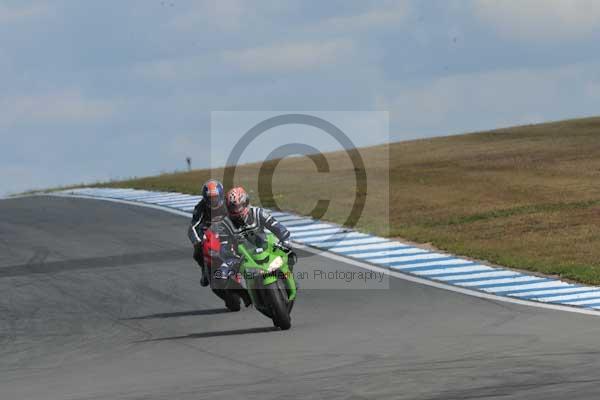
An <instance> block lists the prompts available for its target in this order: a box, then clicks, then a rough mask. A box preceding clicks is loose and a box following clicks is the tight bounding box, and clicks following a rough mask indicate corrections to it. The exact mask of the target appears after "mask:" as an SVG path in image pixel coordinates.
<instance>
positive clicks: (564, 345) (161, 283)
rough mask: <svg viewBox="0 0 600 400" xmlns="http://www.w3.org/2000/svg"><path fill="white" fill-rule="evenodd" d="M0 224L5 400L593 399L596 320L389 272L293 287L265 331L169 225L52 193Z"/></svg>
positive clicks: (179, 222) (3, 212)
mask: <svg viewBox="0 0 600 400" xmlns="http://www.w3.org/2000/svg"><path fill="white" fill-rule="evenodd" d="M0 216H1V217H0V398H1V399H3V400H12V399H19V400H20V399H43V400H51V399H61V400H63V399H111V400H112V399H202V398H210V399H213V398H217V397H218V398H236V399H242V398H251V399H278V398H281V397H284V396H285V397H288V398H357V399H360V398H377V399H385V398H390V399H465V398H466V399H565V398H569V399H593V398H598V397H599V395H600V377H599V375H598V371H599V370H600V352H599V349H600V319H598V318H597V317H592V316H585V315H577V314H571V313H566V312H561V311H551V310H541V309H537V308H532V307H526V306H519V305H513V304H506V303H499V302H494V301H488V300H483V299H478V298H473V297H469V296H465V295H462V294H458V293H452V292H447V291H444V290H440V289H436V288H432V287H427V286H422V285H418V284H414V283H410V282H406V281H402V280H398V279H392V280H391V282H390V284H391V288H390V290H304V291H303V292H301V293H300V297H299V300H298V302H297V304H296V307H295V308H294V315H293V317H294V320H293V324H294V325H293V327H292V329H291V330H290V331H287V332H280V331H273V330H272V329H271V323H270V321H268V320H267V319H266V318H264V317H262V316H261V315H259V314H258V313H257V312H256V311H255V310H242V311H241V312H239V313H228V312H225V311H224V310H223V308H222V305H221V303H220V301H219V300H218V299H217V298H216V297H215V296H214V295H213V294H212V293H211V292H210V291H209V290H206V289H204V288H200V286H199V285H198V283H197V282H198V278H199V273H198V270H197V269H196V267H195V266H194V263H193V261H192V260H191V259H190V256H191V254H190V248H189V246H188V245H187V238H186V234H185V231H186V224H187V221H186V220H185V219H184V218H182V217H178V216H173V215H170V214H166V213H163V212H160V211H156V210H150V209H145V208H140V207H135V206H126V205H119V204H114V203H108V202H102V201H95V200H82V199H68V198H53V197H36V198H22V199H16V200H4V201H0ZM310 263H312V264H318V265H319V266H320V267H322V268H332V269H347V270H354V269H356V267H353V266H349V265H343V264H339V263H336V262H333V261H331V260H329V259H326V258H321V257H313V258H311V259H310Z"/></svg>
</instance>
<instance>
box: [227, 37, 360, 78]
mask: <svg viewBox="0 0 600 400" xmlns="http://www.w3.org/2000/svg"><path fill="white" fill-rule="evenodd" d="M353 50H354V45H353V43H352V42H351V41H350V40H329V41H321V42H300V43H286V44H278V45H272V46H263V47H255V48H249V49H244V50H239V51H233V50H229V51H225V52H224V53H223V59H224V60H225V62H227V63H229V64H232V65H234V66H236V67H237V68H239V69H240V70H242V71H247V72H281V71H298V70H311V69H320V68H323V67H327V66H329V65H331V64H337V63H338V62H340V61H342V60H343V59H345V58H347V57H348V56H349V55H350V54H352V52H353Z"/></svg>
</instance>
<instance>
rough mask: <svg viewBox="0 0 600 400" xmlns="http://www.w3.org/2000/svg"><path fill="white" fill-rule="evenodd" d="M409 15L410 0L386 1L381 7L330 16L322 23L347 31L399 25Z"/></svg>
mask: <svg viewBox="0 0 600 400" xmlns="http://www.w3.org/2000/svg"><path fill="white" fill-rule="evenodd" d="M408 15H409V2H408V1H400V0H396V1H385V2H383V3H382V4H381V5H380V6H379V7H374V8H371V9H369V10H366V11H365V12H363V13H360V14H356V15H348V16H339V17H332V18H328V19H326V20H325V21H324V22H323V23H322V24H321V25H322V27H323V28H327V29H335V30H347V31H356V30H367V29H377V28H385V27H397V26H398V24H399V23H401V22H402V21H403V20H404V19H405V18H406V17H407V16H408Z"/></svg>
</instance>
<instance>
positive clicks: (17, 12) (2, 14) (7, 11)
mask: <svg viewBox="0 0 600 400" xmlns="http://www.w3.org/2000/svg"><path fill="white" fill-rule="evenodd" d="M49 11H50V9H49V7H48V4H43V3H42V4H40V3H38V4H31V5H27V6H19V7H8V6H6V5H2V4H0V23H14V22H19V21H23V20H27V19H31V18H38V17H42V16H46V15H48V13H49Z"/></svg>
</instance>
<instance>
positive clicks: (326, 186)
mask: <svg viewBox="0 0 600 400" xmlns="http://www.w3.org/2000/svg"><path fill="white" fill-rule="evenodd" d="M360 152H361V154H362V156H363V157H364V159H365V163H366V164H367V165H368V168H370V171H369V189H368V193H367V199H368V201H367V209H366V211H365V214H364V215H363V217H362V218H361V220H360V222H359V224H358V226H357V228H358V229H359V230H362V231H369V232H373V233H375V234H379V235H384V236H391V237H401V238H404V239H408V240H411V241H415V242H420V243H429V244H432V245H433V246H435V247H437V248H440V249H442V250H446V251H449V252H452V253H455V254H458V255H463V256H468V257H473V258H476V259H480V260H486V261H489V262H491V263H495V264H500V265H504V266H507V267H513V268H519V269H527V270H531V271H535V272H540V273H544V274H549V275H558V276H560V277H562V278H567V279H571V280H576V281H580V282H584V283H591V284H600V228H599V227H600V185H599V183H600V180H599V179H600V118H586V119H578V120H569V121H561V122H554V123H548V124H540V125H530V126H521V127H514V128H508V129H500V130H495V131H490V132H481V133H472V134H466V135H460V136H449V137H441V138H434V139H426V140H415V141H409V142H400V143H393V144H390V145H385V146H377V147H370V148H364V149H360ZM327 157H328V159H329V160H333V162H331V161H330V163H331V164H332V165H336V166H338V168H335V170H333V171H332V172H331V173H330V174H328V176H327V177H323V176H321V175H322V174H318V173H316V172H315V171H314V167H313V165H312V163H311V162H310V161H309V160H308V159H306V158H290V159H286V160H284V161H282V162H281V163H279V165H278V166H277V169H276V170H275V173H274V188H275V191H274V194H273V196H272V197H263V198H262V202H263V204H264V205H268V206H272V205H273V203H275V202H276V203H277V204H278V205H279V206H280V207H281V208H282V209H287V210H291V211H295V212H299V213H303V214H307V213H309V212H310V210H311V207H312V206H313V205H314V204H315V201H316V199H318V198H330V199H331V206H330V211H328V212H327V214H326V215H325V217H324V219H327V220H331V221H334V222H338V223H343V222H344V220H345V217H346V215H347V212H346V210H347V209H348V207H349V206H350V203H351V202H352V199H353V198H354V194H355V191H356V188H355V184H354V170H353V168H352V166H351V165H346V164H344V162H343V159H344V157H345V156H344V154H343V153H331V154H328V155H327ZM272 164H273V165H272V168H274V165H276V163H272ZM261 168H263V172H264V170H265V169H266V170H268V169H269V168H270V166H269V163H266V164H265V165H261V164H248V165H244V166H239V167H238V175H237V176H236V179H237V182H238V183H240V184H242V185H244V186H245V187H247V188H249V189H250V191H252V192H254V193H256V192H258V191H259V190H260V188H259V187H258V183H257V179H256V177H257V176H258V174H259V171H260V169H261ZM222 174H223V170H212V171H209V170H197V171H192V172H186V173H174V174H163V175H160V176H154V177H146V178H139V179H132V180H124V181H118V182H110V183H105V184H98V185H96V186H104V187H130V188H137V189H150V190H152V189H154V190H167V191H178V192H183V193H197V191H198V188H199V185H200V183H201V182H202V181H204V180H206V179H208V178H209V177H210V176H216V177H218V176H222ZM306 182H310V190H308V189H307V184H306ZM388 184H389V191H388V190H380V189H382V188H387V187H388V186H387V185H388ZM332 191H335V196H334V195H332V193H331V192H332ZM388 209H389V213H388V212H387V210H388Z"/></svg>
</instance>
